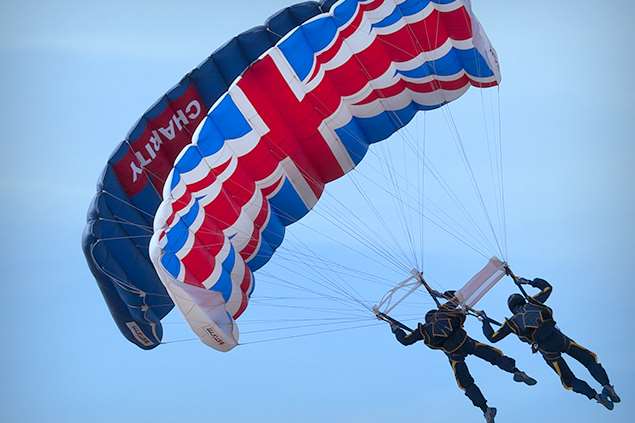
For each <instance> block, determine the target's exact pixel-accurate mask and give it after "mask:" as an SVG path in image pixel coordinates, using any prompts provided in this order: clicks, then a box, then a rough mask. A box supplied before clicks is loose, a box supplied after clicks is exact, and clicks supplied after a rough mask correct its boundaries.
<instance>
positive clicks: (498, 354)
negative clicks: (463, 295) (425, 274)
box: [391, 291, 536, 423]
mask: <svg viewBox="0 0 635 423" xmlns="http://www.w3.org/2000/svg"><path fill="white" fill-rule="evenodd" d="M445 295H446V297H448V296H450V297H451V296H454V291H447V292H446V293H445ZM425 321H426V322H425V324H422V323H419V324H418V325H417V329H416V330H414V331H413V332H411V333H410V334H406V332H405V331H404V330H403V329H400V328H399V327H398V326H396V325H395V324H391V329H392V332H393V333H394V334H395V336H396V338H397V340H398V341H399V342H400V343H402V344H403V345H412V344H414V343H415V342H417V341H423V343H424V344H425V345H426V346H428V347H429V348H432V349H440V350H442V351H443V352H445V354H446V355H447V356H448V359H449V360H450V364H451V365H452V370H453V371H454V376H455V378H456V382H457V384H458V385H459V388H461V389H462V390H463V391H465V395H466V396H467V397H468V398H469V399H470V400H471V401H472V403H473V404H474V405H475V406H476V407H478V408H480V409H481V410H482V411H483V414H484V415H485V420H486V421H487V423H493V422H494V416H496V408H491V407H488V406H487V400H486V399H485V397H484V396H483V394H482V393H481V390H480V389H479V388H478V386H476V384H475V383H474V379H473V378H472V375H471V374H470V372H469V370H468V368H467V365H466V364H465V357H467V356H468V355H475V356H477V357H478V358H480V359H482V360H485V361H487V362H489V363H491V364H492V365H494V366H497V367H499V368H500V369H502V370H504V371H506V372H509V373H513V375H514V380H515V381H516V382H524V383H526V384H527V385H535V384H536V380H534V379H532V378H531V377H529V376H527V374H525V373H524V372H522V371H520V370H519V369H518V368H517V367H516V361H515V360H514V359H513V358H510V357H507V356H506V355H504V354H503V352H502V351H500V350H498V349H496V348H494V347H492V346H490V345H485V344H482V343H480V342H478V341H476V340H474V339H472V338H470V337H469V336H468V335H467V332H466V331H465V329H463V324H464V323H465V314H464V313H463V312H462V311H461V310H457V306H456V303H454V302H453V301H448V302H446V303H445V304H442V305H441V306H440V307H439V308H438V309H434V310H430V311H428V312H427V313H426V317H425Z"/></svg>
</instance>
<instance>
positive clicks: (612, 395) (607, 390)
mask: <svg viewBox="0 0 635 423" xmlns="http://www.w3.org/2000/svg"><path fill="white" fill-rule="evenodd" d="M602 395H604V396H605V397H608V398H609V399H610V400H611V401H612V402H615V403H617V402H620V401H621V399H620V397H619V395H617V392H615V388H613V386H612V385H604V387H603V388H602Z"/></svg>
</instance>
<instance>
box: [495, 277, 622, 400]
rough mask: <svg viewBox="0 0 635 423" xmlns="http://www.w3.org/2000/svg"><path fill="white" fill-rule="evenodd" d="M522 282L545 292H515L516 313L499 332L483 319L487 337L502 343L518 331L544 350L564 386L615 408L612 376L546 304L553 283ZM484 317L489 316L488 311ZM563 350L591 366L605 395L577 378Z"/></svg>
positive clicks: (512, 301) (511, 305) (510, 301)
mask: <svg viewBox="0 0 635 423" xmlns="http://www.w3.org/2000/svg"><path fill="white" fill-rule="evenodd" d="M518 282H519V283H521V284H525V285H531V286H532V287H534V288H537V289H540V290H541V291H540V292H539V293H538V294H536V295H534V296H533V297H528V299H529V301H526V300H525V298H524V297H523V296H522V295H520V294H513V295H511V296H510V297H509V299H508V301H507V304H508V306H509V309H510V310H511V312H512V313H514V315H513V316H512V317H511V318H509V319H506V320H505V324H504V325H503V326H502V327H501V328H500V329H499V330H498V331H496V332H494V329H493V328H492V326H491V325H490V323H489V321H488V320H487V319H483V333H484V334H485V336H486V337H487V339H489V341H490V342H498V341H500V340H501V339H503V338H505V337H506V336H507V335H509V334H510V333H514V334H516V335H517V336H518V337H519V338H520V339H521V341H523V342H526V343H528V344H531V345H532V350H533V352H537V351H540V354H542V356H543V358H544V359H545V361H546V362H547V364H548V365H549V367H551V368H552V369H553V370H554V371H555V372H556V373H557V374H558V376H560V380H561V382H562V385H563V386H564V387H565V388H566V389H567V390H573V392H577V393H579V394H582V395H585V396H586V397H587V398H589V399H591V400H592V399H595V400H596V401H598V402H599V403H600V404H602V405H603V406H605V407H606V408H608V409H609V410H612V409H613V403H616V402H620V397H619V396H618V395H617V393H616V392H615V390H614V389H613V386H612V385H611V384H610V382H609V377H608V375H607V374H606V371H605V370H604V368H603V367H602V365H601V364H600V363H599V362H598V359H597V356H596V355H595V353H593V352H592V351H589V350H588V349H586V348H584V347H583V346H581V345H579V344H578V343H576V342H575V341H573V340H572V339H570V338H569V337H567V336H566V335H564V334H563V333H562V332H560V330H559V329H558V327H557V326H556V322H555V321H554V319H553V310H552V309H551V308H549V307H548V306H546V305H545V304H544V302H545V301H546V300H547V298H549V295H551V292H552V287H551V285H550V284H549V282H547V281H545V280H544V279H539V278H536V279H534V280H533V281H529V280H527V279H524V278H520V279H518ZM483 317H486V316H485V314H484V313H483ZM562 353H565V354H568V355H570V356H571V357H573V358H574V359H576V360H578V361H579V362H580V363H582V365H583V366H584V367H586V368H587V370H588V371H589V372H590V373H591V375H592V376H593V378H594V379H595V380H597V381H598V382H599V383H600V384H601V385H602V386H603V390H602V393H601V394H598V393H597V392H596V391H595V390H594V389H593V388H591V387H590V386H589V384H588V383H586V382H585V381H583V380H580V379H578V378H576V377H575V375H574V374H573V372H572V371H571V369H570V368H569V366H568V365H567V363H566V361H564V358H562Z"/></svg>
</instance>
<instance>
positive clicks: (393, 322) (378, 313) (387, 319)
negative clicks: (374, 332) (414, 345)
mask: <svg viewBox="0 0 635 423" xmlns="http://www.w3.org/2000/svg"><path fill="white" fill-rule="evenodd" d="M373 311H374V312H375V316H377V318H378V319H380V320H383V321H384V322H388V323H390V324H391V325H395V326H397V327H399V328H401V329H403V330H407V331H408V332H414V330H413V329H411V328H409V327H408V326H406V325H404V324H403V323H401V322H400V321H399V320H395V319H393V318H392V317H390V316H388V315H387V314H385V313H382V312H381V311H379V310H377V309H373Z"/></svg>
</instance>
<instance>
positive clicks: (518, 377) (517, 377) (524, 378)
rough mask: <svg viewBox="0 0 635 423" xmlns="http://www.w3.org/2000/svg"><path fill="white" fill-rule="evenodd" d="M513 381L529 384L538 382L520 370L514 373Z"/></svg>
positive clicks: (532, 384)
mask: <svg viewBox="0 0 635 423" xmlns="http://www.w3.org/2000/svg"><path fill="white" fill-rule="evenodd" d="M514 381H515V382H523V383H524V384H526V385H529V386H534V385H535V384H536V383H538V382H537V381H536V379H534V378H532V377H530V376H529V375H527V373H525V372H521V371H520V370H519V371H517V372H516V373H514Z"/></svg>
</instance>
